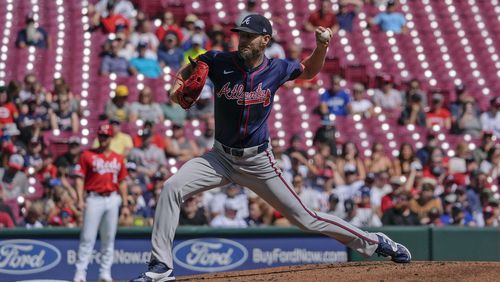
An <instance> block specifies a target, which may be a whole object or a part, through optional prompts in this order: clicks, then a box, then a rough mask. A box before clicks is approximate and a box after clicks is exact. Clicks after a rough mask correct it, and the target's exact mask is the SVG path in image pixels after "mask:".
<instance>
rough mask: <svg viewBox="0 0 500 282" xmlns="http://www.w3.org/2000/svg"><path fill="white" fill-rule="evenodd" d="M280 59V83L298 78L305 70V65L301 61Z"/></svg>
mask: <svg viewBox="0 0 500 282" xmlns="http://www.w3.org/2000/svg"><path fill="white" fill-rule="evenodd" d="M280 61H281V67H282V72H281V73H282V77H281V81H280V85H281V84H283V83H285V82H287V81H289V80H294V79H296V78H297V77H299V75H300V74H301V73H302V72H303V71H304V66H303V65H302V64H301V63H300V62H299V61H285V60H280Z"/></svg>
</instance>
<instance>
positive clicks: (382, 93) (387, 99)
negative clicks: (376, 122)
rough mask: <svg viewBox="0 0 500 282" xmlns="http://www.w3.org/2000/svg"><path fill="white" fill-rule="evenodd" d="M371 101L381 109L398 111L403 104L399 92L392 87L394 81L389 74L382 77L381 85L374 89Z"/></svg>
mask: <svg viewBox="0 0 500 282" xmlns="http://www.w3.org/2000/svg"><path fill="white" fill-rule="evenodd" d="M373 102H375V105H377V106H379V107H382V109H383V110H388V111H399V110H400V109H401V107H402V105H403V101H402V99H401V93H400V92H399V91H398V90H397V89H394V83H393V81H392V79H391V77H389V76H383V77H382V87H381V88H377V89H375V91H374V93H373Z"/></svg>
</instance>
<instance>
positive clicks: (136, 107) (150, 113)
mask: <svg viewBox="0 0 500 282" xmlns="http://www.w3.org/2000/svg"><path fill="white" fill-rule="evenodd" d="M137 119H140V120H143V121H152V122H154V123H162V122H163V112H162V111H161V108H160V105H159V104H158V103H156V102H153V93H152V91H151V88H149V87H148V86H146V87H144V88H143V89H142V90H141V91H140V92H139V99H138V101H137V102H134V103H132V105H131V106H130V116H129V121H130V122H135V121H136V120H137Z"/></svg>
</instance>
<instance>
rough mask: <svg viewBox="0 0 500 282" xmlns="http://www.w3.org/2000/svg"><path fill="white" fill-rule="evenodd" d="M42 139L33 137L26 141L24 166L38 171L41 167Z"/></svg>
mask: <svg viewBox="0 0 500 282" xmlns="http://www.w3.org/2000/svg"><path fill="white" fill-rule="evenodd" d="M41 153H42V140H40V139H39V138H37V137H34V138H32V139H31V140H30V142H29V143H28V148H27V152H26V154H25V155H24V166H25V167H32V168H34V169H35V173H38V172H39V171H40V170H41V169H42V167H43V159H42V154H41Z"/></svg>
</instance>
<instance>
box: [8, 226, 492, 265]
mask: <svg viewBox="0 0 500 282" xmlns="http://www.w3.org/2000/svg"><path fill="white" fill-rule="evenodd" d="M366 230H368V231H372V232H378V231H380V232H384V233H385V234H387V235H388V236H389V237H391V238H392V239H394V240H395V241H398V242H401V243H403V244H405V245H406V246H407V247H408V248H409V249H410V250H411V252H412V255H413V259H414V260H435V261H445V260H446V261H449V260H457V261H466V260H467V261H470V260H472V261H500V229H499V228H470V227H439V228H434V227H383V228H367V229H366ZM79 233H80V230H79V229H78V228H44V229H37V230H27V229H23V228H14V229H2V230H0V241H1V240H3V239H40V238H73V239H74V238H78V236H79ZM150 236H151V229H150V228H138V227H137V228H119V230H118V234H117V238H149V237H150ZM290 236H294V237H297V236H298V237H301V236H304V237H316V236H317V234H313V233H306V232H303V231H301V230H299V229H297V228H293V227H292V228H277V227H258V228H246V229H230V228H217V229H215V228H210V227H181V228H179V229H178V230H177V233H176V239H178V238H198V237H219V238H221V237H222V238H225V237H227V238H238V237H246V238H248V237H251V238H254V237H255V238H261V237H264V238H269V237H272V238H280V237H283V238H287V237H290ZM348 256H349V260H351V261H361V260H381V259H383V258H378V257H372V258H368V259H367V258H363V257H362V256H360V255H358V254H357V253H354V252H352V251H349V254H348Z"/></svg>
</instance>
